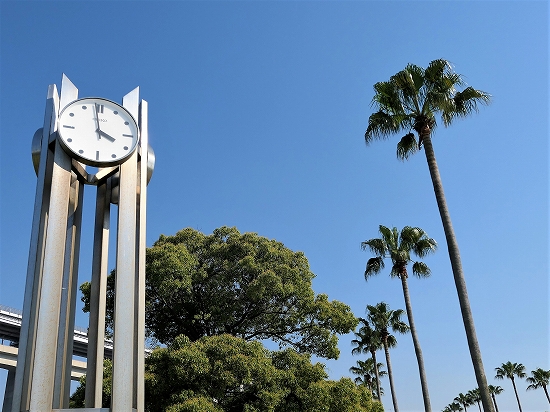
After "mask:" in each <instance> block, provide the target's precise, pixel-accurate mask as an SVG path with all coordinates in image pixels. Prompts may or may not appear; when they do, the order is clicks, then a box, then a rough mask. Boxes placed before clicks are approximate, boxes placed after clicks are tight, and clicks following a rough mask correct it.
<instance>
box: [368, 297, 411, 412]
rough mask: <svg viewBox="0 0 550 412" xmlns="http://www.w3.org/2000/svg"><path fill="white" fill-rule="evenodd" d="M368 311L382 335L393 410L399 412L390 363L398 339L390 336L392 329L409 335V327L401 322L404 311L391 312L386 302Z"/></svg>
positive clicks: (371, 320)
mask: <svg viewBox="0 0 550 412" xmlns="http://www.w3.org/2000/svg"><path fill="white" fill-rule="evenodd" d="M367 310H368V316H367V318H368V320H369V322H370V323H371V324H372V326H373V327H374V330H376V331H377V332H378V333H379V334H380V338H381V340H382V344H383V345H384V352H385V354H386V366H387V368H388V377H389V380H390V391H391V397H392V403H393V410H394V411H395V412H399V407H398V406H397V396H396V394H395V385H394V384H393V374H392V368H391V361H390V349H389V348H390V347H394V346H396V345H397V339H395V336H393V335H392V334H390V329H391V330H392V331H393V332H398V333H407V332H408V331H409V326H408V325H407V324H406V323H405V322H403V321H401V316H402V315H403V313H404V311H403V309H396V310H391V309H390V307H389V305H388V304H387V303H385V302H380V303H378V304H376V305H375V306H372V305H367Z"/></svg>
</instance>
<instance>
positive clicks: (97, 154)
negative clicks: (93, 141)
mask: <svg viewBox="0 0 550 412" xmlns="http://www.w3.org/2000/svg"><path fill="white" fill-rule="evenodd" d="M95 160H99V150H98V151H96V152H95Z"/></svg>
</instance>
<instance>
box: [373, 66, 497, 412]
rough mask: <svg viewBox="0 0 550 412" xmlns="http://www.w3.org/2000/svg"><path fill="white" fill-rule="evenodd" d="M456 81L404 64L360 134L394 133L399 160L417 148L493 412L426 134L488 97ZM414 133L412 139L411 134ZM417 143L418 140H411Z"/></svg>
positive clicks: (384, 85) (382, 86) (444, 72)
mask: <svg viewBox="0 0 550 412" xmlns="http://www.w3.org/2000/svg"><path fill="white" fill-rule="evenodd" d="M463 86H465V82H464V80H463V78H462V76H461V75H460V74H458V73H455V72H454V70H453V68H452V66H451V64H450V63H449V62H448V61H446V60H444V59H437V60H433V61H432V62H430V63H429V64H428V67H426V69H424V68H422V67H419V66H416V65H414V64H408V65H407V66H406V67H405V69H403V70H401V71H400V72H398V73H396V74H395V75H393V76H391V77H390V79H389V81H385V82H378V83H376V84H375V85H374V97H373V99H372V104H373V106H374V107H375V108H376V109H377V111H376V112H375V113H373V114H371V115H370V117H369V121H368V127H367V130H366V132H365V142H366V143H367V144H370V143H371V142H372V141H373V140H375V139H387V138H389V137H390V136H392V135H394V134H397V133H405V135H404V136H403V138H402V139H401V140H400V141H399V143H398V144H397V157H398V158H399V159H401V160H405V159H407V158H408V157H409V156H411V155H412V154H414V153H415V152H417V151H418V150H419V149H420V148H421V147H422V145H423V146H424V153H425V155H426V161H427V162H428V169H429V171H430V177H431V180H432V185H433V188H434V193H435V198H436V201H437V206H438V209H439V214H440V216H441V222H442V224H443V230H444V231H445V238H446V240H447V248H448V250H449V258H450V260H451V267H452V271H453V277H454V280H455V285H456V290H457V294H458V301H459V304H460V310H461V313H462V320H463V322H464V329H465V331H466V338H467V340H468V348H469V349H470V356H471V358H472V364H473V367H474V372H475V376H476V380H477V385H478V387H479V388H480V390H481V397H482V401H483V408H484V409H485V412H493V411H494V408H493V404H492V402H491V397H490V395H489V389H488V387H487V378H486V376H485V371H484V369H483V361H482V358H481V350H480V348H479V343H478V340H477V335H476V331H475V327H474V320H473V316H472V311H471V308H470V301H469V298H468V291H467V289H466V281H465V279H464V273H463V270H462V262H461V260H460V252H459V249H458V242H457V240H456V236H455V233H454V229H453V225H452V221H451V216H450V213H449V209H448V207H447V200H446V198H445V193H444V191H443V182H442V181H441V176H440V174H439V167H438V165H437V161H436V158H435V152H434V148H433V144H432V134H433V131H434V130H435V128H436V126H437V120H436V116H437V115H439V116H440V117H441V120H442V122H443V124H444V125H445V126H450V125H451V124H452V122H453V121H454V120H456V119H457V118H463V117H467V116H469V115H471V114H473V113H474V112H477V110H478V106H479V105H481V104H488V103H489V102H490V100H491V96H490V95H489V94H487V93H485V92H483V91H481V90H476V89H474V88H473V87H465V88H463V90H462V91H459V90H458V88H462V87H463ZM413 131H414V132H416V135H417V136H415V134H414V133H413ZM417 139H418V140H417Z"/></svg>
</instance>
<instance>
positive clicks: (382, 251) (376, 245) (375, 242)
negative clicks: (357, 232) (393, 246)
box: [361, 238, 387, 256]
mask: <svg viewBox="0 0 550 412" xmlns="http://www.w3.org/2000/svg"><path fill="white" fill-rule="evenodd" d="M367 248H368V249H369V250H370V251H371V252H372V253H374V254H375V255H377V256H385V255H386V252H387V247H386V242H384V240H383V239H378V238H374V239H369V240H365V241H364V242H361V249H363V250H365V249H367Z"/></svg>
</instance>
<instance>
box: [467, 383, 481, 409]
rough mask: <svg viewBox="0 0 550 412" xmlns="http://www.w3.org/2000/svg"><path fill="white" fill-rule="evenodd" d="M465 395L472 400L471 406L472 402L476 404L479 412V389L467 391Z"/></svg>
mask: <svg viewBox="0 0 550 412" xmlns="http://www.w3.org/2000/svg"><path fill="white" fill-rule="evenodd" d="M466 395H468V396H469V397H470V399H471V400H472V404H473V402H475V403H477V407H478V408H479V412H481V404H480V402H481V394H480V393H479V388H475V389H472V390H469V391H468V393H467V394H466Z"/></svg>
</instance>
